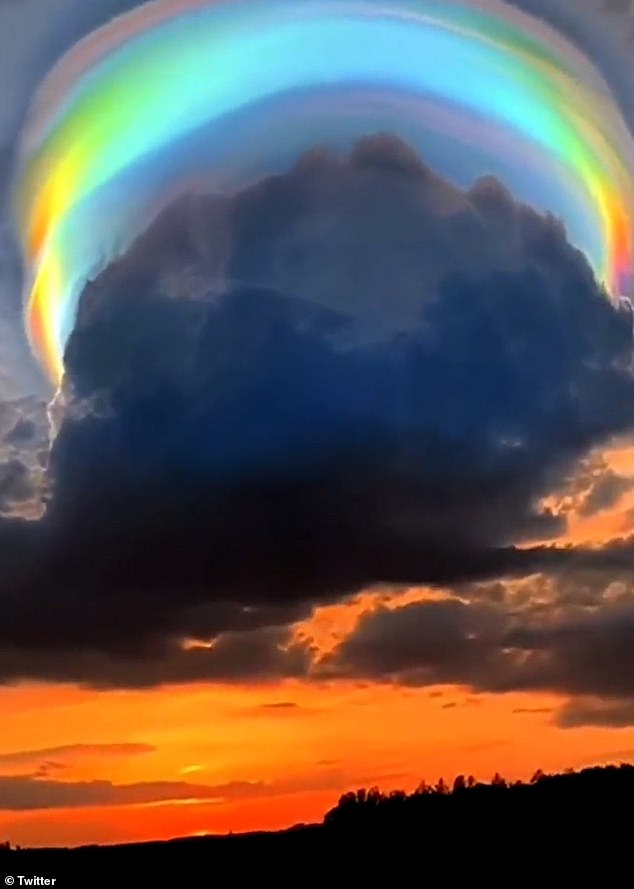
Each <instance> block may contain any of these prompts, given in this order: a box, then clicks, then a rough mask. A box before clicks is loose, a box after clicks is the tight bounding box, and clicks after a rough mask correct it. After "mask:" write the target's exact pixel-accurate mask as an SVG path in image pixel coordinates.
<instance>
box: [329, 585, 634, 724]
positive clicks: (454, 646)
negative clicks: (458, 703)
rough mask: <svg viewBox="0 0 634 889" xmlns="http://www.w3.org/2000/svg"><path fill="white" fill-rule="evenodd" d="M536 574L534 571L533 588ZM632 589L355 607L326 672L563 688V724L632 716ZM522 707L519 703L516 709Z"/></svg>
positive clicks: (491, 688)
mask: <svg viewBox="0 0 634 889" xmlns="http://www.w3.org/2000/svg"><path fill="white" fill-rule="evenodd" d="M539 587H540V580H539V579H538V580H536V581H535V594H536V595H535V598H537V595H538V593H539ZM633 638H634V598H633V597H632V596H631V595H630V597H629V600H628V601H618V600H617V601H610V600H609V599H608V600H604V601H603V602H602V603H601V604H597V605H595V607H593V608H588V607H578V606H576V607H575V606H572V607H571V606H565V607H561V605H560V604H558V603H554V604H552V605H551V606H549V607H548V608H546V609H539V608H536V607H534V606H532V607H531V606H529V607H526V608H525V609H517V608H512V607H509V606H508V605H507V606H506V607H505V606H501V605H498V604H490V603H482V602H478V601H473V602H465V601H463V600H456V599H447V600H443V601H437V602H436V601H435V602H419V603H413V604H409V605H406V606H404V607H402V608H395V609H389V608H385V607H384V608H378V609H374V610H372V611H368V612H367V613H366V614H364V615H362V616H361V618H360V620H359V622H358V624H357V626H356V628H355V630H354V631H353V632H352V633H351V634H350V635H349V636H348V637H347V638H346V639H345V640H344V641H343V642H342V643H341V644H340V645H339V646H338V648H337V649H336V650H335V651H334V652H333V653H332V654H330V655H329V656H328V657H327V658H325V659H324V660H323V661H322V663H321V665H320V668H319V672H321V673H322V674H323V675H325V676H331V677H332V676H340V677H341V676H346V677H348V678H355V679H359V678H364V679H374V680H380V681H390V682H396V683H400V684H403V685H413V686H425V685H433V684H444V683H450V684H461V685H466V686H469V687H471V688H473V689H475V690H477V691H487V692H509V691H523V692H526V691H539V692H553V693H557V694H562V695H567V696H570V701H569V702H568V703H567V704H566V705H564V706H563V707H562V708H561V709H560V710H559V711H558V712H557V715H556V720H557V723H558V724H560V725H562V726H564V727H571V726H580V725H606V726H608V725H610V726H625V725H631V724H633V723H634V706H633V704H632V701H634V678H633V677H634V652H633V649H632V644H631V643H632V639H633ZM517 712H527V711H517Z"/></svg>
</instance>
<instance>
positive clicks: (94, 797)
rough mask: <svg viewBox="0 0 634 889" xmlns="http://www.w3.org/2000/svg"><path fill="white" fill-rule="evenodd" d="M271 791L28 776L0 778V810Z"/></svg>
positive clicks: (237, 785)
mask: <svg viewBox="0 0 634 889" xmlns="http://www.w3.org/2000/svg"><path fill="white" fill-rule="evenodd" d="M272 793H273V795H274V789H273V790H272V788H271V787H270V786H269V785H267V784H265V783H263V782H249V781H232V782H229V783H226V784H218V785H213V786H210V785H206V784H193V783H189V782H187V781H140V782H138V783H135V784H113V783H112V782H111V781H51V780H47V779H40V778H32V777H30V776H21V775H16V776H5V777H2V776H0V801H1V802H0V809H2V810H4V811H14V812H15V811H20V812H24V811H32V810H35V809H75V808H87V807H93V806H95V807H97V806H98V807H101V806H138V805H147V804H151V803H161V802H165V803H168V802H178V801H182V800H198V801H201V802H204V801H209V802H224V801H226V800H236V799H252V798H253V797H258V796H268V795H271V794H272Z"/></svg>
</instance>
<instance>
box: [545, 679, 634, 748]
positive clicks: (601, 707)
mask: <svg viewBox="0 0 634 889" xmlns="http://www.w3.org/2000/svg"><path fill="white" fill-rule="evenodd" d="M557 723H558V724H559V725H560V726H561V727H562V728H579V727H581V726H601V727H606V728H629V727H630V726H632V725H634V695H632V696H631V697H630V698H625V699H623V700H619V699H601V698H591V697H590V698H588V697H581V698H573V699H572V700H571V701H569V702H568V703H567V704H566V705H565V706H563V707H562V708H561V710H560V711H559V713H558V715H557ZM619 754H620V755H622V756H623V757H625V758H629V757H631V756H632V755H633V751H631V750H630V751H616V752H614V753H613V754H611V755H612V756H614V757H616V756H618V755H619ZM607 755H608V754H606V756H607Z"/></svg>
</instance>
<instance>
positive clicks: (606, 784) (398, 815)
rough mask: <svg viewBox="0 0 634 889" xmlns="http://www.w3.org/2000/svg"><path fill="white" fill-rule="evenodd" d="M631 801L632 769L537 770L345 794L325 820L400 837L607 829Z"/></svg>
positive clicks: (341, 826) (633, 793)
mask: <svg viewBox="0 0 634 889" xmlns="http://www.w3.org/2000/svg"><path fill="white" fill-rule="evenodd" d="M632 801H634V766H632V765H626V764H622V765H618V766H617V765H610V766H603V767H594V768H587V769H583V770H582V771H579V772H574V771H573V770H572V769H568V770H566V771H565V772H563V773H560V774H545V773H544V772H543V771H542V770H541V769H540V770H538V771H537V772H535V774H534V775H533V777H532V778H531V780H530V781H526V782H524V781H512V782H510V781H507V780H506V779H505V778H504V777H502V775H500V774H499V773H498V772H496V774H495V775H494V776H493V779H492V780H491V781H490V783H480V782H478V781H476V780H475V779H474V778H473V776H471V775H470V776H465V775H458V776H457V777H456V778H455V779H454V781H453V783H452V784H451V785H450V784H448V783H447V782H446V781H445V780H444V779H443V778H441V779H440V780H439V781H438V782H437V783H436V784H433V785H432V784H427V783H426V782H425V781H422V782H421V783H420V784H419V786H418V787H417V788H416V790H414V791H413V793H409V794H408V793H405V792H404V791H402V790H394V791H391V792H389V793H383V792H382V791H381V790H379V788H378V787H371V788H370V789H365V788H364V789H360V790H357V791H352V792H350V793H345V794H343V796H341V797H340V799H339V802H338V804H337V805H336V806H335V807H334V808H333V809H331V810H330V811H329V812H328V813H327V814H326V816H325V818H324V824H325V825H326V827H329V828H333V829H337V830H343V831H355V830H359V829H361V830H369V829H375V828H376V829H377V830H380V831H386V832H389V831H394V832H403V831H405V832H406V831H408V830H410V829H417V828H418V827H419V826H420V825H421V824H425V825H428V826H429V827H430V829H432V830H434V829H435V828H437V827H439V826H441V825H445V826H447V825H451V826H453V827H456V828H465V827H471V828H472V829H474V830H479V829H480V828H482V827H483V825H485V824H496V825H497V826H498V827H500V828H505V827H508V826H510V825H511V824H513V823H519V822H520V821H526V820H530V819H531V818H532V817H535V818H538V819H541V820H544V819H550V820H553V819H555V820H556V819H557V818H561V819H564V823H571V822H572V821H576V820H579V819H580V818H587V819H590V820H592V821H593V822H595V821H597V822H598V824H599V826H601V819H603V823H606V822H607V821H609V820H610V819H611V818H613V817H615V816H616V815H617V813H618V812H619V811H622V809H621V805H623V807H625V808H626V811H627V812H628V813H629V811H630V808H631V804H632Z"/></svg>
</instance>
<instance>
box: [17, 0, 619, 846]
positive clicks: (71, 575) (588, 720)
mask: <svg viewBox="0 0 634 889" xmlns="http://www.w3.org/2000/svg"><path fill="white" fill-rule="evenodd" d="M138 5H140V4H138V3H134V2H130V0H127V2H126V0H118V2H115V0H94V2H91V3H90V4H86V3H84V2H79V0H21V2H19V3H17V2H12V0H0V34H4V35H7V34H11V35H12V36H11V40H8V39H7V38H6V37H5V38H1V39H2V40H3V42H4V44H6V45H5V46H3V52H2V53H0V83H1V84H3V86H2V87H1V88H0V89H1V90H2V97H1V100H0V194H1V195H2V200H3V211H2V212H1V213H0V227H1V228H0V248H1V249H0V294H1V296H0V514H1V518H0V553H1V555H2V563H3V572H2V578H0V605H2V612H3V621H2V625H1V626H0V682H1V683H2V684H1V685H0V708H1V711H2V713H3V715H4V720H3V731H2V733H1V734H2V736H1V737H0V839H4V838H6V839H8V840H10V841H11V842H13V843H18V844H21V845H61V844H64V845H77V844H82V843H89V842H90V843H92V842H125V841H130V840H138V839H152V838H162V837H172V836H180V835H189V834H203V833H214V832H226V831H229V830H233V831H239V830H250V829H261V828H269V829H277V828H281V827H285V826H288V825H290V824H293V823H297V822H302V821H311V820H318V819H320V818H321V817H322V815H323V814H324V812H325V811H326V810H327V809H328V808H329V807H331V806H332V805H334V804H335V803H336V801H337V798H338V796H339V795H340V794H341V793H343V792H344V791H346V790H349V789H353V788H356V787H358V786H369V785H374V784H377V785H379V786H381V788H383V789H386V790H389V789H392V788H396V787H398V788H404V789H413V788H414V787H415V786H416V785H417V784H418V783H419V782H420V781H421V780H422V779H426V780H427V781H430V782H431V781H436V780H438V778H439V777H440V776H443V777H445V779H448V780H451V779H452V778H453V777H454V776H455V775H457V774H460V773H465V774H474V775H475V776H476V777H478V778H481V779H485V780H486V779H489V778H490V777H491V776H492V775H493V774H494V773H495V772H496V771H500V772H502V773H503V774H505V775H506V776H508V777H510V778H516V777H517V778H529V777H530V776H531V775H532V774H533V772H534V771H536V770H537V769H538V768H541V769H543V770H545V771H548V770H559V769H564V768H567V767H572V768H579V767H582V766H584V765H588V764H594V763H603V762H610V761H620V760H631V759H632V758H634V684H633V682H632V676H634V669H633V667H634V663H633V660H632V659H633V654H632V651H634V648H633V647H632V645H631V640H632V638H633V635H634V578H633V576H632V569H631V566H632V557H633V555H634V536H633V533H632V532H633V525H634V408H632V405H633V404H634V399H633V396H634V379H633V378H632V372H631V367H632V348H633V345H632V325H631V315H630V314H629V313H628V312H626V311H623V310H621V311H616V310H615V309H614V307H613V306H612V305H611V304H610V302H609V300H607V299H606V298H605V293H604V292H603V290H602V288H601V286H600V284H599V283H598V282H597V280H596V278H595V275H594V273H593V269H592V268H591V266H590V265H589V263H588V261H587V259H586V257H585V256H584V255H583V254H582V253H580V252H579V250H577V249H576V245H575V244H572V243H571V242H570V240H569V232H568V231H567V230H566V228H565V227H564V226H563V225H562V224H561V223H560V222H559V221H557V220H556V219H554V218H552V217H548V216H545V215H543V212H542V208H541V207H537V208H536V207H532V206H530V205H529V204H530V201H527V199H526V197H525V195H518V194H517V193H515V192H516V190H514V189H513V188H512V187H511V184H509V183H503V182H500V181H498V179H497V178H494V177H493V175H492V174H495V173H496V172H497V171H495V170H491V169H487V168H483V169H482V170H480V171H479V172H480V174H481V175H482V177H485V178H482V179H480V181H478V182H471V181H469V182H465V181H456V178H460V177H456V178H454V179H453V180H452V178H451V177H450V176H448V175H447V171H446V170H441V169H438V168H437V165H436V166H435V165H434V164H433V163H432V162H431V160H429V159H428V158H425V157H421V156H420V154H419V152H418V151H417V150H415V149H413V148H412V147H411V145H408V144H405V142H404V141H403V140H402V138H401V134H400V133H399V134H389V133H388V134H383V135H380V136H377V135H374V134H371V133H369V134H368V136H367V138H364V139H362V140H361V141H360V142H359V143H358V144H356V146H355V147H354V148H353V149H352V150H351V151H345V152H341V153H330V152H327V151H322V150H315V151H312V152H309V153H308V154H304V155H302V156H301V157H299V156H298V157H296V158H291V160H290V162H289V164H288V165H287V166H286V167H285V168H284V169H283V170H281V171H279V170H277V171H276V175H274V176H271V175H264V174H263V175H261V176H260V177H259V181H255V182H250V183H248V184H247V185H245V186H244V187H243V188H240V189H239V190H237V191H235V192H234V193H230V194H224V195H217V194H208V193H197V194H194V195H189V196H186V197H185V198H183V199H181V200H177V201H176V202H175V203H174V204H171V205H169V206H167V207H166V209H164V210H163V211H162V212H161V213H160V215H159V216H158V217H157V218H156V220H155V221H153V222H152V223H151V224H150V225H149V227H148V228H147V229H145V230H139V231H136V232H134V235H135V237H134V238H132V239H131V241H130V243H127V244H126V245H125V249H124V250H122V252H121V255H120V256H119V257H118V258H117V259H116V260H115V261H113V262H112V263H110V264H109V265H108V267H107V268H105V269H104V270H103V271H102V272H101V273H100V274H99V275H98V276H97V278H96V280H95V282H94V283H93V284H92V285H91V286H90V287H89V288H88V289H87V290H85V291H84V292H83V293H82V295H81V299H80V301H79V307H78V313H77V319H76V321H75V323H74V326H72V329H71V330H70V332H69V335H68V339H67V341H66V343H65V349H66V351H65V355H64V380H63V383H62V386H61V389H60V391H59V392H58V398H57V401H56V402H55V404H54V406H53V407H51V399H52V395H53V387H52V385H51V382H50V381H49V380H48V379H47V375H46V373H45V369H43V368H42V366H41V364H38V361H37V360H36V358H35V356H34V355H33V354H32V351H31V349H30V347H29V343H28V340H27V335H26V333H25V329H24V324H23V318H22V314H23V298H24V277H25V276H24V270H23V268H22V262H21V260H20V257H19V253H18V252H17V248H18V244H17V236H18V233H17V232H16V231H15V229H14V228H13V226H12V215H11V212H10V195H11V193H12V187H13V186H14V184H15V177H16V166H15V156H16V148H17V145H18V144H19V134H20V131H21V129H22V126H23V124H24V121H25V117H26V114H27V109H28V106H29V103H30V100H31V99H32V97H33V96H34V93H35V91H36V89H37V87H38V84H39V83H40V82H41V80H42V78H43V77H44V75H45V74H46V72H47V71H48V70H49V69H50V68H51V66H52V65H53V64H54V63H55V62H56V61H57V60H58V59H59V57H60V56H61V54H62V53H63V52H65V51H66V50H68V49H69V48H70V47H72V46H73V45H74V44H75V43H76V42H77V40H78V39H80V38H81V37H83V36H84V35H86V34H88V33H89V32H91V31H92V30H93V29H95V28H97V27H99V26H100V25H102V24H104V23H105V22H107V21H108V20H109V19H110V18H111V17H112V16H113V15H115V14H118V13H121V12H124V11H127V10H129V9H130V8H132V7H135V6H138ZM514 5H515V6H517V7H518V8H520V9H523V10H524V11H526V12H529V13H531V14H532V15H534V16H537V17H538V18H539V19H540V20H541V21H544V22H548V23H550V24H551V25H552V26H554V27H556V28H557V29H558V30H559V32H560V33H561V34H562V35H564V36H566V37H568V38H569V39H570V40H572V41H574V42H575V45H577V46H578V47H580V49H581V50H582V51H583V52H584V53H585V54H586V56H587V57H588V58H590V59H591V60H592V62H593V63H594V65H595V66H596V67H597V68H598V69H599V71H600V72H601V74H602V75H603V77H604V78H605V80H606V82H607V83H608V84H609V86H610V88H611V90H612V94H613V97H614V102H615V107H617V108H618V109H619V111H620V113H621V114H622V115H623V119H624V120H625V121H626V122H627V124H628V125H629V126H630V128H632V129H633V130H634V72H632V68H631V64H629V63H628V59H629V58H630V57H631V51H632V46H633V45H634V4H632V3H630V2H627V0H623V2H618V0H605V2H598V0H597V2H594V0H580V2H577V3H575V4H571V3H568V2H564V0H561V2H558V0H550V2H548V0H521V2H520V0H517V3H516V4H514ZM189 156H190V155H187V157H189ZM428 161H429V164H428ZM553 199H554V198H553ZM546 209H549V208H546ZM552 210H553V212H556V210H557V208H556V207H553V208H552ZM137 236H138V237H137ZM82 243H83V241H82ZM388 292H389V294H390V298H389V300H387V299H386V298H385V294H386V293H388ZM131 294H133V296H131ZM52 433H54V434H52ZM51 439H53V440H52V444H51Z"/></svg>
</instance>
